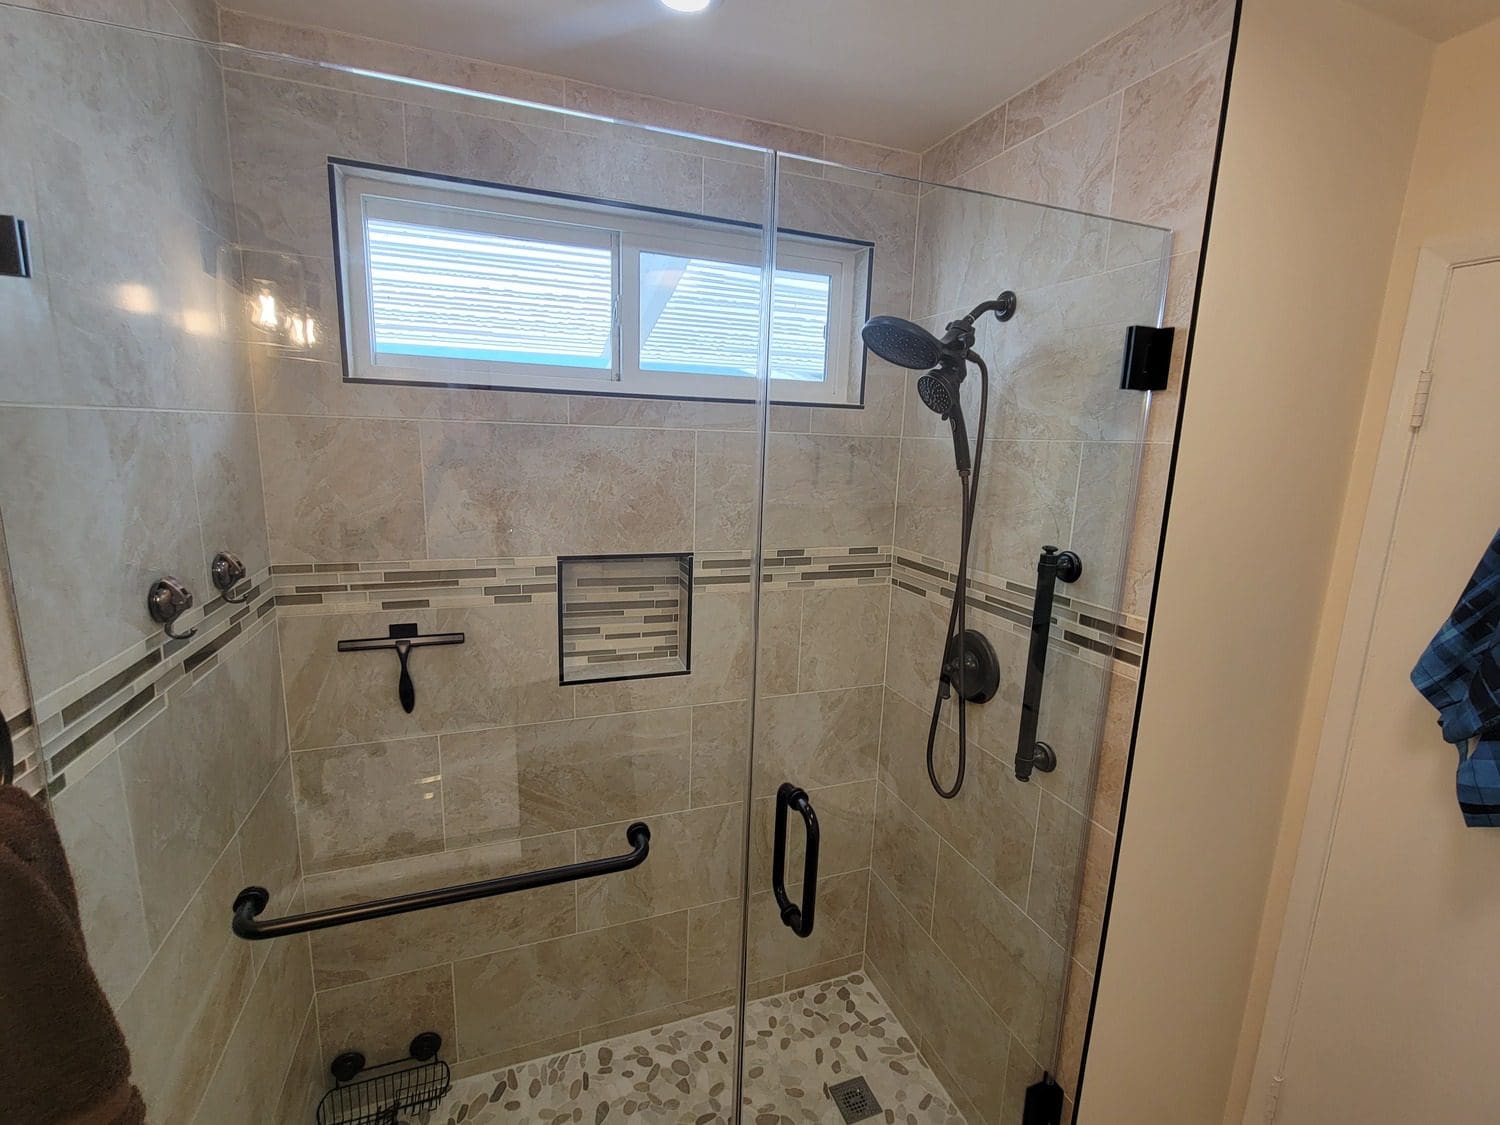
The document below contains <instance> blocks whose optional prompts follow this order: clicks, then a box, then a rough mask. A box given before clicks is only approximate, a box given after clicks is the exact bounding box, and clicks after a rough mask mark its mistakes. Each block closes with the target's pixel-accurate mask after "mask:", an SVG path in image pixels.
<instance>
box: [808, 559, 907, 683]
mask: <svg viewBox="0 0 1500 1125" xmlns="http://www.w3.org/2000/svg"><path fill="white" fill-rule="evenodd" d="M890 603H891V591H890V587H888V586H884V585H882V586H843V587H836V588H834V589H831V590H818V589H811V590H807V591H805V593H804V594H803V600H802V641H801V649H800V659H799V661H798V665H797V687H798V690H800V691H830V690H832V689H834V688H847V687H863V686H866V685H869V684H881V683H884V682H885V646H886V626H887V624H888V618H889V615H890Z"/></svg>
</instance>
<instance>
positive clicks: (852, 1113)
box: [828, 1078, 880, 1125]
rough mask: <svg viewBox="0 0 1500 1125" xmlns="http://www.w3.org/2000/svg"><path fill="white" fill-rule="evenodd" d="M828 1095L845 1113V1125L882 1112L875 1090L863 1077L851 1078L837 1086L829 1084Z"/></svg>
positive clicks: (841, 1111) (864, 1119)
mask: <svg viewBox="0 0 1500 1125" xmlns="http://www.w3.org/2000/svg"><path fill="white" fill-rule="evenodd" d="M828 1096H829V1097H830V1098H832V1099H833V1104H834V1105H836V1106H838V1107H839V1112H840V1113H842V1114H843V1115H844V1123H845V1125H853V1123H854V1122H856V1121H866V1120H868V1119H869V1118H871V1117H874V1116H875V1115H876V1114H877V1113H879V1112H880V1103H879V1102H878V1101H876V1099H875V1091H873V1090H871V1089H870V1084H869V1083H868V1082H866V1081H865V1080H864V1079H863V1078H851V1079H849V1081H847V1082H840V1083H839V1084H838V1085H837V1086H829V1087H828Z"/></svg>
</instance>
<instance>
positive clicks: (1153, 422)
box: [1146, 251, 1199, 444]
mask: <svg viewBox="0 0 1500 1125" xmlns="http://www.w3.org/2000/svg"><path fill="white" fill-rule="evenodd" d="M1198 267H1199V254H1198V253H1197V252H1196V251H1195V252H1193V253H1185V254H1175V255H1173V256H1172V258H1171V259H1170V261H1169V263H1168V275H1167V304H1166V309H1165V311H1164V312H1163V314H1162V323H1163V324H1166V325H1170V326H1172V327H1175V328H1176V329H1177V334H1176V335H1175V336H1174V337H1173V340H1172V366H1171V369H1170V370H1169V371H1168V372H1167V389H1166V390H1164V391H1153V392H1152V394H1151V409H1150V411H1149V417H1148V418H1147V421H1146V440H1147V441H1149V442H1163V443H1168V444H1170V443H1171V442H1172V441H1174V440H1175V438H1176V433H1177V414H1178V411H1179V409H1180V408H1181V405H1182V377H1183V373H1184V370H1185V369H1186V367H1187V342H1188V334H1189V329H1190V327H1191V325H1192V320H1193V308H1194V304H1195V303H1196V301H1197V295H1198Z"/></svg>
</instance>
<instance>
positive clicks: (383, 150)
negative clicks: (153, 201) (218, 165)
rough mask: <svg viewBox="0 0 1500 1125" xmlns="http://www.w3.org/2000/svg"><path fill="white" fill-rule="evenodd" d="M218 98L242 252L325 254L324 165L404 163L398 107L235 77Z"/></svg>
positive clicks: (231, 73)
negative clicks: (225, 116) (336, 161)
mask: <svg viewBox="0 0 1500 1125" xmlns="http://www.w3.org/2000/svg"><path fill="white" fill-rule="evenodd" d="M224 94H225V100H226V104H227V106H228V113H229V131H230V137H231V148H232V150H233V165H234V191H235V201H236V203H237V204H238V210H239V224H240V241H241V244H242V245H245V246H251V247H257V248H260V249H267V250H280V251H289V252H292V253H298V254H328V253H329V252H330V250H331V248H332V243H331V237H332V236H331V225H330V222H329V201H328V160H329V158H330V157H337V158H340V159H344V160H360V161H367V162H370V163H373V164H385V165H395V166H404V165H405V164H406V163H407V152H406V143H405V138H404V136H403V132H402V124H403V115H404V111H403V108H402V105H401V103H400V102H397V101H391V100H385V99H381V98H372V97H365V96H361V95H358V94H352V93H347V92H345V91H340V90H330V89H327V88H326V87H320V86H311V85H307V84H305V83H302V82H284V81H278V80H275V79H270V78H262V77H258V76H256V75H252V74H246V73H244V72H242V71H236V70H228V71H225V73H224ZM437 170H438V169H433V171H437Z"/></svg>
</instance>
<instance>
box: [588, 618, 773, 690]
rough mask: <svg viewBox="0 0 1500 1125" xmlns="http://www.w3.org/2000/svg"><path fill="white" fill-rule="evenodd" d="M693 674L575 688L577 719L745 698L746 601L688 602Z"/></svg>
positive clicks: (747, 653)
mask: <svg viewBox="0 0 1500 1125" xmlns="http://www.w3.org/2000/svg"><path fill="white" fill-rule="evenodd" d="M692 660H693V670H692V674H691V675H687V676H669V677H665V678H661V679H651V680H621V681H618V682H616V683H598V684H580V685H579V686H578V688H577V689H576V691H577V693H578V696H577V703H578V714H579V715H608V714H613V713H616V712H620V711H644V710H650V709H652V708H659V707H680V706H683V705H685V704H690V703H691V704H698V703H727V702H730V701H733V700H736V699H748V698H749V696H750V595H749V593H728V592H722V593H721V592H713V593H708V592H702V591H700V592H699V593H697V594H696V595H695V596H694V598H693V654H692Z"/></svg>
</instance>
